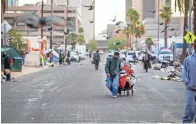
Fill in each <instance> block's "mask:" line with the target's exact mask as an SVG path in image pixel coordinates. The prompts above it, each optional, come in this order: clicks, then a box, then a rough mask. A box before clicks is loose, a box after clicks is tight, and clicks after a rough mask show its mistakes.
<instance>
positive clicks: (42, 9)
mask: <svg viewBox="0 0 196 124" xmlns="http://www.w3.org/2000/svg"><path fill="white" fill-rule="evenodd" d="M43 13H44V1H43V0H42V7H41V18H43ZM41 39H43V25H41Z"/></svg>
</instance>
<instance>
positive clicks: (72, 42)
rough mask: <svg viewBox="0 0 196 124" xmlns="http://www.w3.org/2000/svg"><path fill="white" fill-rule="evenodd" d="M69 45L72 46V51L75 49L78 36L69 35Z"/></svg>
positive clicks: (74, 34)
mask: <svg viewBox="0 0 196 124" xmlns="http://www.w3.org/2000/svg"><path fill="white" fill-rule="evenodd" d="M70 37H71V45H72V50H73V49H74V48H75V46H76V44H77V43H78V34H76V33H71V34H70Z"/></svg>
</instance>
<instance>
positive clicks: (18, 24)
mask: <svg viewBox="0 0 196 124" xmlns="http://www.w3.org/2000/svg"><path fill="white" fill-rule="evenodd" d="M16 25H17V26H24V25H25V23H17V24H16Z"/></svg>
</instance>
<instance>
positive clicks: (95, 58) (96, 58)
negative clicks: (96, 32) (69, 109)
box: [93, 50, 100, 70]
mask: <svg viewBox="0 0 196 124" xmlns="http://www.w3.org/2000/svg"><path fill="white" fill-rule="evenodd" d="M93 61H94V64H95V70H98V68H99V62H100V54H99V50H97V51H96V53H94V55H93Z"/></svg>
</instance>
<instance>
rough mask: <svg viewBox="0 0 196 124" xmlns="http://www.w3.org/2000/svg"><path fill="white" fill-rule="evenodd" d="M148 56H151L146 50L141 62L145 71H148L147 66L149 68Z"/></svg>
mask: <svg viewBox="0 0 196 124" xmlns="http://www.w3.org/2000/svg"><path fill="white" fill-rule="evenodd" d="M150 58H151V56H150V54H149V53H148V51H145V53H144V56H143V59H142V62H143V64H144V70H146V72H147V71H148V68H151V65H150Z"/></svg>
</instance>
